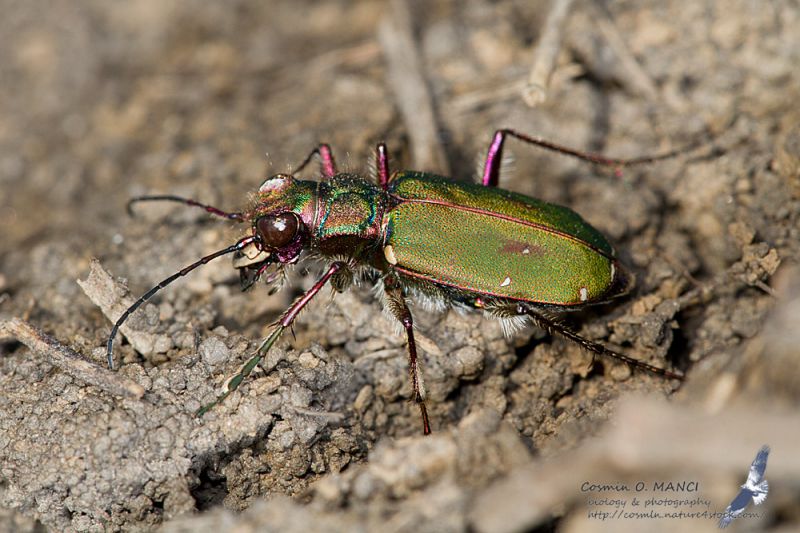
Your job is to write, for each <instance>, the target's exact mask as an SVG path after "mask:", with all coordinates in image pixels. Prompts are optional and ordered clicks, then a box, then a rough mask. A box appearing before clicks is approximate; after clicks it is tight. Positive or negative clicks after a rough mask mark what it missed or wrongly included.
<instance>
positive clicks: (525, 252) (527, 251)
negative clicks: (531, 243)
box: [522, 246, 531, 255]
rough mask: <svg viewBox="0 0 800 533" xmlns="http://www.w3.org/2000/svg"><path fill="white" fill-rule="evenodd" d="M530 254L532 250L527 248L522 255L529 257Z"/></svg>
mask: <svg viewBox="0 0 800 533" xmlns="http://www.w3.org/2000/svg"><path fill="white" fill-rule="evenodd" d="M529 253H531V249H530V248H528V247H527V246H526V247H525V249H524V250H522V255H528V254H529Z"/></svg>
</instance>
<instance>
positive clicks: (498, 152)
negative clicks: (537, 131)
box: [482, 128, 697, 187]
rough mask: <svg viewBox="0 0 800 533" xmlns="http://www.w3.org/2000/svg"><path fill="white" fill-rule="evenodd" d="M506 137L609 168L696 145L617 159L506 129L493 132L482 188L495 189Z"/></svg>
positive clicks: (670, 154)
mask: <svg viewBox="0 0 800 533" xmlns="http://www.w3.org/2000/svg"><path fill="white" fill-rule="evenodd" d="M508 136H511V137H515V138H517V139H519V140H520V141H523V142H525V143H528V144H532V145H534V146H538V147H540V148H544V149H545V150H550V151H553V152H558V153H560V154H564V155H568V156H570V157H575V158H578V159H582V160H584V161H588V162H590V163H594V164H596V165H604V166H609V167H628V166H632V165H641V164H646V163H653V162H655V161H660V160H662V159H669V158H671V157H675V156H676V155H680V154H683V153H685V152H687V151H690V150H693V149H694V148H696V147H697V145H690V146H687V147H684V148H678V149H677V150H672V151H670V152H666V153H663V154H658V155H652V156H645V157H637V158H632V159H618V158H613V157H606V156H603V155H600V154H594V153H591V152H583V151H581V150H575V149H574V148H569V147H567V146H562V145H560V144H556V143H553V142H550V141H546V140H544V139H542V138H540V137H532V136H530V135H525V134H524V133H520V132H518V131H515V130H511V129H507V128H506V129H502V130H497V131H495V132H494V137H493V138H492V142H491V144H489V150H488V152H487V153H486V162H485V163H484V165H483V178H482V183H483V185H484V187H497V182H498V180H499V177H500V163H501V161H502V159H503V145H504V144H505V141H506V137H508Z"/></svg>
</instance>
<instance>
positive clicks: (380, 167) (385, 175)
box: [375, 142, 389, 191]
mask: <svg viewBox="0 0 800 533" xmlns="http://www.w3.org/2000/svg"><path fill="white" fill-rule="evenodd" d="M375 167H376V170H377V171H378V185H380V186H381V190H384V191H385V190H386V189H388V188H389V152H388V151H387V150H386V143H384V142H379V143H378V145H377V146H376V147H375Z"/></svg>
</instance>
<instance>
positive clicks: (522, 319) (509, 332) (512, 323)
mask: <svg viewBox="0 0 800 533" xmlns="http://www.w3.org/2000/svg"><path fill="white" fill-rule="evenodd" d="M487 316H490V317H492V318H494V319H495V320H499V321H500V329H501V330H502V331H503V335H504V336H505V338H506V339H510V338H511V337H513V336H514V335H515V334H516V333H517V332H518V331H521V330H523V329H525V328H526V327H528V326H529V325H530V321H529V320H528V317H527V316H526V315H515V316H502V317H498V316H497V315H487Z"/></svg>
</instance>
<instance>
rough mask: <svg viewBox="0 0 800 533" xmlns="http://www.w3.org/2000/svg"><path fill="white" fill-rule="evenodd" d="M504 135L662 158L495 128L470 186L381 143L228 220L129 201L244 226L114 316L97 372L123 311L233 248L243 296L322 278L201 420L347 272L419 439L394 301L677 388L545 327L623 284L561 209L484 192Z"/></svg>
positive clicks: (287, 182) (412, 353)
mask: <svg viewBox="0 0 800 533" xmlns="http://www.w3.org/2000/svg"><path fill="white" fill-rule="evenodd" d="M509 136H511V137H516V138H517V139H520V140H522V141H524V142H527V143H529V144H533V145H537V146H540V147H544V148H547V149H550V150H554V151H557V152H560V153H563V154H567V155H571V156H574V157H578V158H581V159H584V160H588V161H591V162H593V163H600V164H606V165H612V166H617V167H620V166H625V165H631V164H638V163H644V162H650V161H654V160H657V159H663V158H667V157H672V156H673V155H675V152H673V153H669V154H664V155H660V156H656V157H647V158H640V159H628V160H622V159H609V158H604V157H601V156H598V155H594V154H588V153H584V152H579V151H576V150H572V149H569V148H566V147H563V146H559V145H555V144H552V143H550V142H547V141H544V140H542V139H538V138H534V137H530V136H527V135H524V134H521V133H518V132H516V131H513V130H508V129H504V130H498V131H497V132H496V133H495V135H494V138H493V140H492V143H491V145H490V146H489V151H488V153H487V156H486V160H485V163H484V169H483V176H482V180H481V183H480V184H477V183H473V184H470V183H458V182H454V181H451V180H448V179H446V178H443V177H440V176H436V175H433V174H428V173H423V172H410V171H402V172H395V173H390V171H389V159H388V153H387V150H386V146H385V144H383V143H380V144H378V145H377V147H376V167H377V168H376V174H377V180H373V181H377V183H374V182H373V181H370V180H367V179H365V178H363V177H361V176H358V175H355V174H349V173H339V172H337V170H336V165H335V162H334V158H333V154H332V152H331V149H330V147H329V146H328V145H326V144H321V145H319V146H318V147H317V148H316V149H315V150H314V151H313V152H311V154H309V156H308V157H307V158H306V159H305V161H303V163H302V164H301V165H300V166H299V167H298V168H297V169H296V170H295V171H294V172H293V173H292V174H278V175H275V176H272V177H270V178H268V179H267V180H266V181H264V183H263V184H262V185H261V187H260V188H259V189H258V191H257V192H256V193H255V195H254V198H253V202H252V204H251V206H250V208H249V209H246V210H243V211H241V212H226V211H222V210H220V209H217V208H215V207H212V206H208V205H205V204H201V203H199V202H196V201H194V200H189V199H185V198H180V197H177V196H142V197H138V198H134V199H132V200H131V203H134V202H139V201H151V200H167V201H175V202H181V203H184V204H188V205H192V206H197V207H202V208H204V209H205V210H206V211H208V212H210V213H212V214H214V215H217V216H221V217H225V218H227V219H230V220H235V221H239V222H244V223H247V224H248V225H249V226H250V229H251V232H250V234H249V235H247V236H245V237H244V238H242V239H240V240H239V241H238V242H237V243H236V244H234V245H232V246H229V247H227V248H225V249H223V250H219V251H217V252H215V253H213V254H210V255H208V256H206V257H204V258H202V259H200V260H199V261H197V262H195V263H193V264H191V265H189V266H187V267H186V268H184V269H183V270H181V271H179V272H176V273H175V274H173V275H172V276H170V277H169V278H167V279H165V280H164V281H162V282H161V283H159V284H158V285H156V286H155V287H153V288H152V289H150V290H149V291H148V292H147V293H145V294H144V295H143V296H142V297H141V298H139V299H138V300H137V301H136V302H135V303H134V304H133V305H132V306H131V307H130V308H129V309H128V310H126V311H125V313H123V314H122V316H121V317H120V318H119V320H117V322H116V324H115V325H114V327H113V329H112V331H111V334H110V336H109V339H108V345H107V355H108V364H109V367H111V368H113V356H112V348H113V341H114V337H115V335H116V333H117V330H118V329H119V327H120V325H121V324H122V323H123V322H124V321H125V320H126V318H127V317H128V316H129V315H130V314H131V313H132V312H134V311H135V310H136V309H137V308H138V307H139V306H141V305H142V304H143V303H144V302H146V301H147V300H148V299H149V298H150V297H151V296H153V294H155V293H156V292H158V290H160V289H161V288H163V287H164V286H166V285H168V284H169V283H171V282H172V281H174V280H175V279H177V278H178V277H181V276H184V275H186V274H187V273H189V272H190V271H192V270H194V269H195V268H197V267H199V266H200V265H203V264H205V263H207V262H209V261H210V260H212V259H214V258H216V257H219V256H222V255H225V254H230V253H233V254H234V259H233V264H234V267H235V268H237V269H238V270H239V272H240V279H241V284H242V288H243V289H247V288H248V287H250V286H251V285H252V284H253V283H255V282H256V281H257V280H258V279H259V278H261V277H262V276H263V275H265V274H266V281H267V283H268V284H272V285H273V287H277V285H276V282H277V281H278V280H279V278H282V275H283V267H284V265H289V264H294V263H297V262H298V261H299V260H300V259H306V258H307V259H316V260H318V261H322V262H325V264H326V270H325V272H324V274H322V276H321V277H320V278H319V280H318V281H317V282H316V283H315V284H314V285H313V286H312V287H311V288H310V289H309V290H308V291H307V292H306V293H305V294H304V295H303V296H301V297H300V298H299V299H297V300H296V301H295V302H294V303H293V304H292V306H291V307H289V309H288V310H286V312H284V313H283V315H282V316H281V318H280V319H279V320H278V322H277V323H276V324H275V326H274V329H273V330H272V332H271V333H270V335H269V336H268V337H267V338H266V339H265V340H264V341H263V342H262V343H261V345H260V346H259V348H258V350H257V351H256V353H255V354H254V355H253V357H252V358H251V359H250V360H248V361H247V363H245V364H244V366H242V368H241V369H240V370H239V372H238V373H237V374H236V375H235V376H233V377H232V378H231V379H230V380H228V382H227V384H226V385H225V391H224V393H223V394H222V395H220V396H219V397H218V398H217V399H216V400H215V401H214V402H213V403H211V404H209V405H206V406H204V407H203V408H201V409H200V410H199V411H198V414H200V415H201V414H203V413H205V412H206V411H208V410H209V409H210V408H211V407H213V406H214V405H216V404H218V403H219V402H221V401H222V400H223V399H224V398H225V397H227V396H228V395H229V394H230V393H231V392H233V391H234V390H235V389H236V388H237V387H238V386H239V384H240V383H241V382H242V380H243V379H244V378H245V377H247V376H248V374H250V372H251V371H252V370H253V369H254V368H255V366H256V365H257V364H258V363H259V361H260V360H261V359H262V358H263V357H264V356H265V355H266V353H267V352H268V351H269V349H270V348H271V347H272V345H273V344H274V343H275V341H276V340H277V339H278V337H280V335H281V333H283V331H284V330H285V329H286V328H288V327H289V326H290V325H291V324H292V322H293V321H294V319H295V318H296V317H297V315H298V314H299V312H300V311H301V310H302V309H303V308H304V307H305V305H306V304H308V302H309V301H310V300H311V299H312V298H314V296H315V295H316V294H317V293H318V292H319V291H320V290H321V289H322V287H323V286H325V285H326V284H327V283H328V282H330V283H331V285H332V286H333V288H334V289H335V290H337V291H340V292H341V291H343V290H345V289H346V288H348V287H349V286H350V285H351V284H352V283H353V281H354V280H355V279H356V278H357V277H363V278H366V279H370V280H378V283H379V284H380V287H381V290H380V291H379V293H380V294H381V295H382V299H383V303H384V306H385V308H386V309H387V310H388V311H389V312H390V314H391V315H392V316H394V317H395V318H396V319H397V320H398V321H400V323H401V324H402V326H403V328H404V329H405V331H406V334H407V337H408V359H409V371H410V374H411V384H412V390H413V398H414V401H415V402H416V403H417V405H418V406H419V409H420V413H421V416H422V426H423V432H424V433H425V434H429V433H430V423H429V421H428V414H427V410H426V407H425V391H424V387H423V385H422V377H421V372H420V368H419V364H418V362H417V349H416V343H415V342H414V329H413V320H412V316H411V311H410V310H409V308H408V305H407V301H406V298H407V297H414V298H417V299H422V300H424V301H425V302H426V303H428V304H432V305H434V306H436V307H439V308H445V307H447V306H448V305H454V306H460V307H467V308H472V309H478V310H482V311H483V312H484V313H485V314H487V315H489V316H491V317H496V318H501V319H505V320H509V319H510V320H512V321H513V320H517V321H519V320H529V321H531V322H533V323H534V324H536V325H538V326H540V327H542V328H544V329H547V330H549V331H554V332H557V333H559V334H561V335H563V336H565V337H566V338H568V339H570V340H572V341H574V342H577V343H579V344H580V345H581V346H583V347H584V348H586V349H587V350H589V351H591V352H593V353H594V354H598V355H607V356H611V357H614V358H616V359H620V360H622V361H625V362H627V363H629V364H631V365H633V366H636V367H640V368H644V369H646V370H648V371H651V372H655V373H658V374H661V375H664V376H667V377H670V378H676V379H680V375H679V374H676V373H672V372H669V371H667V370H664V369H661V368H658V367H655V366H652V365H649V364H647V363H644V362H641V361H638V360H635V359H632V358H630V357H628V356H625V355H622V354H620V353H617V352H614V351H612V350H609V349H608V348H606V347H605V346H603V345H602V344H598V343H595V342H592V341H590V340H588V339H585V338H583V337H581V336H579V335H578V334H576V333H574V332H572V331H570V330H569V329H567V328H566V327H564V326H563V325H561V324H560V323H559V322H558V321H556V320H554V319H553V318H552V314H553V313H554V312H561V311H567V310H572V309H578V308H581V307H584V306H586V305H591V304H597V303H602V302H607V301H608V300H610V299H612V298H614V297H617V296H620V295H623V294H625V293H626V292H628V290H629V289H630V287H631V285H632V277H631V276H630V275H629V274H628V272H627V271H626V269H625V268H624V267H623V266H622V265H621V264H620V262H619V260H618V259H617V258H616V257H615V256H614V250H613V248H612V247H611V245H610V244H609V243H608V241H607V240H606V238H605V237H604V236H603V235H602V234H601V233H600V232H599V231H598V230H596V229H595V228H593V227H592V226H590V225H589V224H588V223H587V222H585V221H584V220H583V219H582V218H581V217H580V216H579V215H578V214H577V213H575V212H574V211H572V210H571V209H569V208H566V207H562V206H558V205H554V204H549V203H547V202H543V201H541V200H537V199H535V198H530V197H528V196H524V195H522V194H517V193H514V192H509V191H506V190H503V189H499V188H497V182H498V178H499V174H500V162H501V159H502V152H503V145H504V143H505V140H506V139H507V138H508V137H509ZM315 156H318V157H319V158H320V160H321V173H322V178H323V179H321V180H319V181H306V180H300V179H297V178H295V177H294V175H296V174H298V173H299V172H300V171H301V170H302V169H303V168H305V167H306V166H307V165H308V164H309V162H310V161H311V160H312V159H313V158H314V157H315ZM129 206H130V204H129ZM268 271H269V273H268V274H267V272H268Z"/></svg>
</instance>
